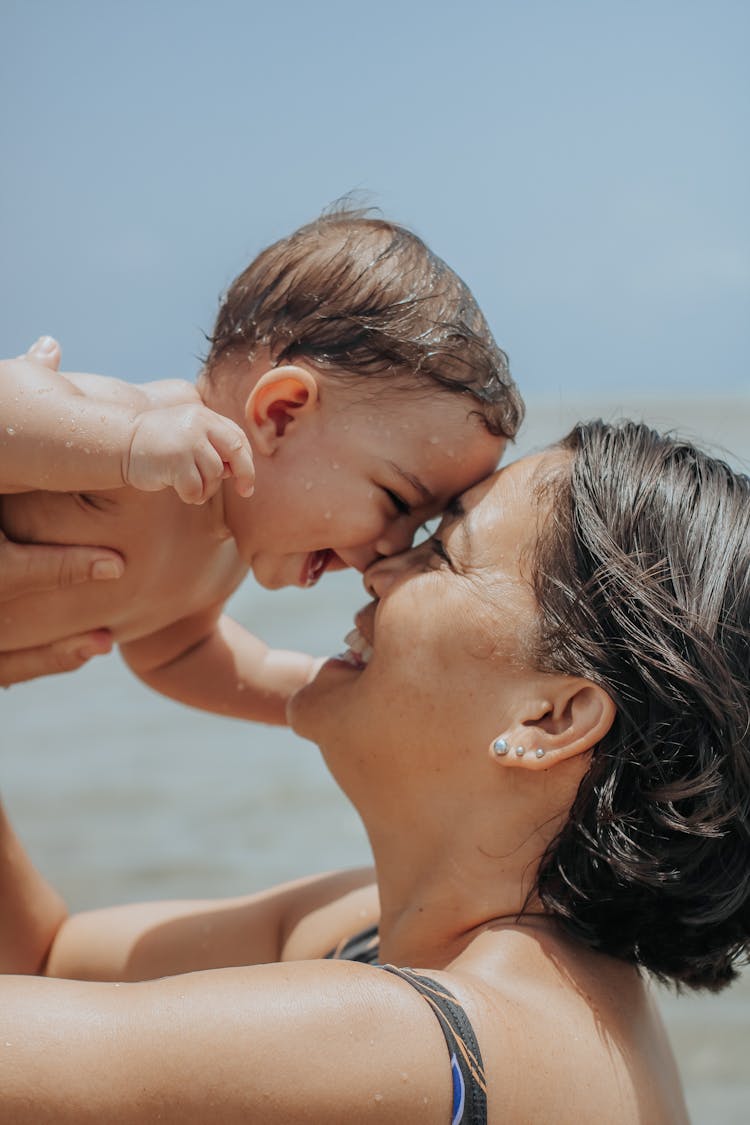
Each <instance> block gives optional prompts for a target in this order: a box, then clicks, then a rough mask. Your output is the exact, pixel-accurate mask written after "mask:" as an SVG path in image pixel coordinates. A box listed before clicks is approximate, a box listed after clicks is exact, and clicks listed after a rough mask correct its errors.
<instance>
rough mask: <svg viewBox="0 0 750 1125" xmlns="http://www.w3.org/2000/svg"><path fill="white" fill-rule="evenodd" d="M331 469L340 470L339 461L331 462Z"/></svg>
mask: <svg viewBox="0 0 750 1125" xmlns="http://www.w3.org/2000/svg"><path fill="white" fill-rule="evenodd" d="M331 468H332V469H340V468H341V466H340V465H339V463H338V461H331Z"/></svg>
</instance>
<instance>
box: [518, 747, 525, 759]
mask: <svg viewBox="0 0 750 1125" xmlns="http://www.w3.org/2000/svg"><path fill="white" fill-rule="evenodd" d="M525 753H526V750H525V749H524V747H523V746H516V757H517V758H522V757H523V756H524V754H525Z"/></svg>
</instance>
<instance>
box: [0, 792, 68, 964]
mask: <svg viewBox="0 0 750 1125" xmlns="http://www.w3.org/2000/svg"><path fill="white" fill-rule="evenodd" d="M66 913H67V911H66V909H65V904H64V903H63V900H62V899H61V898H60V896H59V895H58V893H57V892H56V891H55V890H54V888H53V887H51V886H50V884H49V883H48V882H47V880H46V879H44V878H43V876H42V875H41V874H40V873H39V872H38V871H37V870H36V868H35V867H34V865H33V863H32V862H31V860H30V859H29V857H28V855H27V854H26V851H25V849H24V847H23V845H22V844H21V842H20V840H19V839H18V837H17V836H16V834H15V832H14V831H13V828H12V826H11V824H10V821H9V820H8V817H7V816H6V813H5V809H4V808H3V806H2V804H0V973H38V972H39V971H40V969H41V968H42V967H43V965H44V962H45V959H46V957H47V953H48V951H49V948H50V945H51V943H52V940H53V939H54V936H55V934H56V932H57V930H58V929H59V927H60V925H61V924H62V922H63V920H64V918H65V916H66Z"/></svg>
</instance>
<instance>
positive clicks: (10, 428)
mask: <svg viewBox="0 0 750 1125" xmlns="http://www.w3.org/2000/svg"><path fill="white" fill-rule="evenodd" d="M5 432H6V434H9V436H10V437H13V435H14V433H15V432H16V431H15V430H14V429H13V427H12V426H6V427H5Z"/></svg>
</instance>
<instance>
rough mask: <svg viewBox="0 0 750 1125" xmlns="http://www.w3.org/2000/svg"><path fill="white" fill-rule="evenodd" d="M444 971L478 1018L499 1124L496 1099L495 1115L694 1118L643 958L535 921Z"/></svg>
mask: <svg viewBox="0 0 750 1125" xmlns="http://www.w3.org/2000/svg"><path fill="white" fill-rule="evenodd" d="M435 976H436V977H437V978H438V979H439V980H441V981H443V982H444V983H445V984H446V985H447V987H448V988H450V989H451V991H452V992H453V993H454V994H456V995H457V996H458V998H459V1000H460V1002H461V1003H462V1005H463V1007H464V1009H465V1010H466V1013H467V1016H468V1018H469V1019H470V1021H471V1023H472V1025H473V1027H474V1031H475V1033H476V1036H477V1040H478V1042H479V1044H480V1048H481V1050H482V1054H483V1058H484V1066H485V1070H486V1074H487V1083H488V1088H489V1089H490V1090H491V1091H492V1097H491V1098H490V1099H489V1104H490V1107H491V1112H490V1116H489V1121H490V1125H492V1121H493V1112H492V1108H493V1107H494V1110H495V1111H496V1113H497V1116H496V1117H494V1119H495V1120H506V1119H507V1120H555V1121H558V1122H564V1121H567V1120H570V1121H571V1122H573V1121H575V1122H576V1125H585V1123H586V1122H589V1121H590V1122H592V1125H593V1123H594V1122H597V1123H598V1122H600V1121H602V1120H616V1121H618V1123H620V1125H629V1123H630V1122H632V1123H633V1125H635V1123H637V1122H641V1121H643V1120H648V1121H650V1122H653V1123H654V1125H662V1123H663V1125H667V1123H668V1125H681V1123H683V1122H685V1123H686V1122H687V1120H688V1119H687V1112H686V1109H685V1104H684V1098H683V1094H682V1089H681V1084H680V1079H679V1075H678V1071H677V1067H676V1064H675V1060H674V1057H673V1055H672V1052H671V1048H670V1046H669V1043H668V1040H667V1037H666V1034H665V1032H664V1028H663V1025H662V1021H661V1017H660V1014H659V1011H658V1006H657V1004H656V1003H655V1000H654V996H653V993H652V989H651V988H650V986H649V984H648V982H647V981H646V980H644V978H643V977H642V976H641V974H640V973H639V972H638V970H637V969H635V968H634V967H633V966H631V965H627V964H626V963H625V962H623V961H619V960H617V959H614V958H612V957H608V956H604V955H602V954H599V953H596V952H594V951H592V950H587V949H585V948H583V947H582V946H579V945H577V944H576V943H574V942H572V941H569V940H567V939H565V938H564V937H562V936H560V935H559V934H557V933H556V932H555V930H554V928H552V927H547V928H545V927H544V926H538V925H533V924H531V925H521V926H516V927H503V928H502V929H499V930H488V931H485V932H483V933H482V934H481V935H479V937H478V938H477V939H475V941H474V942H473V943H472V944H471V945H470V946H469V947H468V948H467V949H466V950H465V951H464V952H463V953H462V954H461V955H460V956H459V957H458V958H456V960H455V961H454V962H453V963H452V964H451V965H450V966H449V967H448V968H447V970H446V971H445V972H443V973H436V974H435ZM603 1107H606V1111H605V1109H604V1108H603ZM566 1114H567V1115H568V1116H566Z"/></svg>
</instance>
